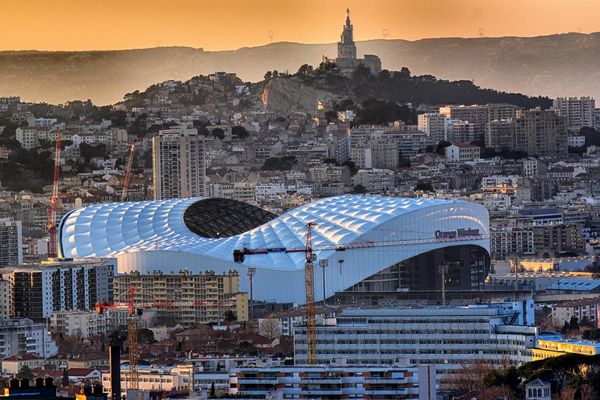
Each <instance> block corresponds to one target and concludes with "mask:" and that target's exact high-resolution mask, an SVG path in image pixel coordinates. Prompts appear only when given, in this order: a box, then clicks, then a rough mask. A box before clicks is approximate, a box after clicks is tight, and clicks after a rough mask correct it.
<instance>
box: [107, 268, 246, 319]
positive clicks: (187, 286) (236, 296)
mask: <svg viewBox="0 0 600 400" xmlns="http://www.w3.org/2000/svg"><path fill="white" fill-rule="evenodd" d="M132 286H134V287H135V288H136V290H135V293H134V302H135V304H136V305H151V306H152V308H153V309H154V310H155V311H156V312H157V316H158V317H166V318H173V319H174V320H175V321H176V322H177V323H179V324H181V325H183V326H193V325H195V324H206V323H210V322H221V321H222V320H223V319H224V318H225V317H226V313H227V311H231V312H233V313H234V315H235V317H236V319H237V320H238V321H247V320H248V295H247V294H246V293H242V292H240V289H239V274H238V272H237V271H233V270H232V271H229V272H228V273H226V274H222V275H217V274H215V273H214V272H205V273H203V274H192V273H190V271H189V270H184V271H180V272H179V273H177V274H163V273H161V272H159V271H155V273H153V274H148V275H141V274H139V273H131V274H121V275H117V276H115V278H114V293H115V299H118V300H119V301H125V299H127V298H128V296H129V290H130V288H131V287H132Z"/></svg>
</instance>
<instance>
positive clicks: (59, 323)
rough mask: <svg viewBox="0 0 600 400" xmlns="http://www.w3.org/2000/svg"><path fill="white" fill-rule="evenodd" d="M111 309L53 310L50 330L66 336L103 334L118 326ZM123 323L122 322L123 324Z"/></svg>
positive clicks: (82, 336)
mask: <svg viewBox="0 0 600 400" xmlns="http://www.w3.org/2000/svg"><path fill="white" fill-rule="evenodd" d="M113 314H117V313H114V312H112V310H110V309H109V310H106V312H104V313H97V312H95V311H55V312H53V313H52V316H51V317H50V326H51V327H52V331H53V332H56V333H60V334H63V335H66V336H75V337H78V338H82V339H85V338H88V337H90V336H103V335H107V334H109V333H110V332H111V331H112V330H113V329H114V328H116V327H118V326H119V325H118V322H120V321H119V319H116V320H113ZM123 325H124V324H123Z"/></svg>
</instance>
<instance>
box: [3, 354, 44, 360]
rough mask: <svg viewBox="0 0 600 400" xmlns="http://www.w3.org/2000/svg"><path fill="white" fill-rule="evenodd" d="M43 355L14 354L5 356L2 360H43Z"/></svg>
mask: <svg viewBox="0 0 600 400" xmlns="http://www.w3.org/2000/svg"><path fill="white" fill-rule="evenodd" d="M41 359H43V357H40V356H38V355H37V354H31V353H27V354H23V355H22V356H19V355H14V356H10V357H6V358H4V359H3V360H2V361H27V360H41Z"/></svg>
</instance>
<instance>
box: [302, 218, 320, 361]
mask: <svg viewBox="0 0 600 400" xmlns="http://www.w3.org/2000/svg"><path fill="white" fill-rule="evenodd" d="M315 225H316V224H315V223H314V222H309V223H307V224H306V247H305V255H306V261H305V264H304V274H305V285H306V326H307V329H306V337H307V343H308V363H309V364H316V363H317V323H316V320H315V265H314V260H315V256H314V253H313V247H312V233H311V230H312V227H313V226H315Z"/></svg>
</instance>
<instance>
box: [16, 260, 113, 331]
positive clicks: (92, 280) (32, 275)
mask: <svg viewBox="0 0 600 400" xmlns="http://www.w3.org/2000/svg"><path fill="white" fill-rule="evenodd" d="M113 269H114V267H113V266H112V265H109V264H105V263H103V262H100V261H90V260H85V261H81V260H75V261H65V262H60V263H45V264H39V265H31V266H21V267H19V268H16V269H14V270H13V271H12V272H11V273H10V280H11V287H12V299H11V300H12V301H11V315H13V316H15V317H27V318H31V319H34V320H42V319H45V318H50V316H51V315H52V312H53V311H60V310H94V309H95V307H96V303H99V302H103V301H106V302H112V299H113V294H112V279H113Z"/></svg>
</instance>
